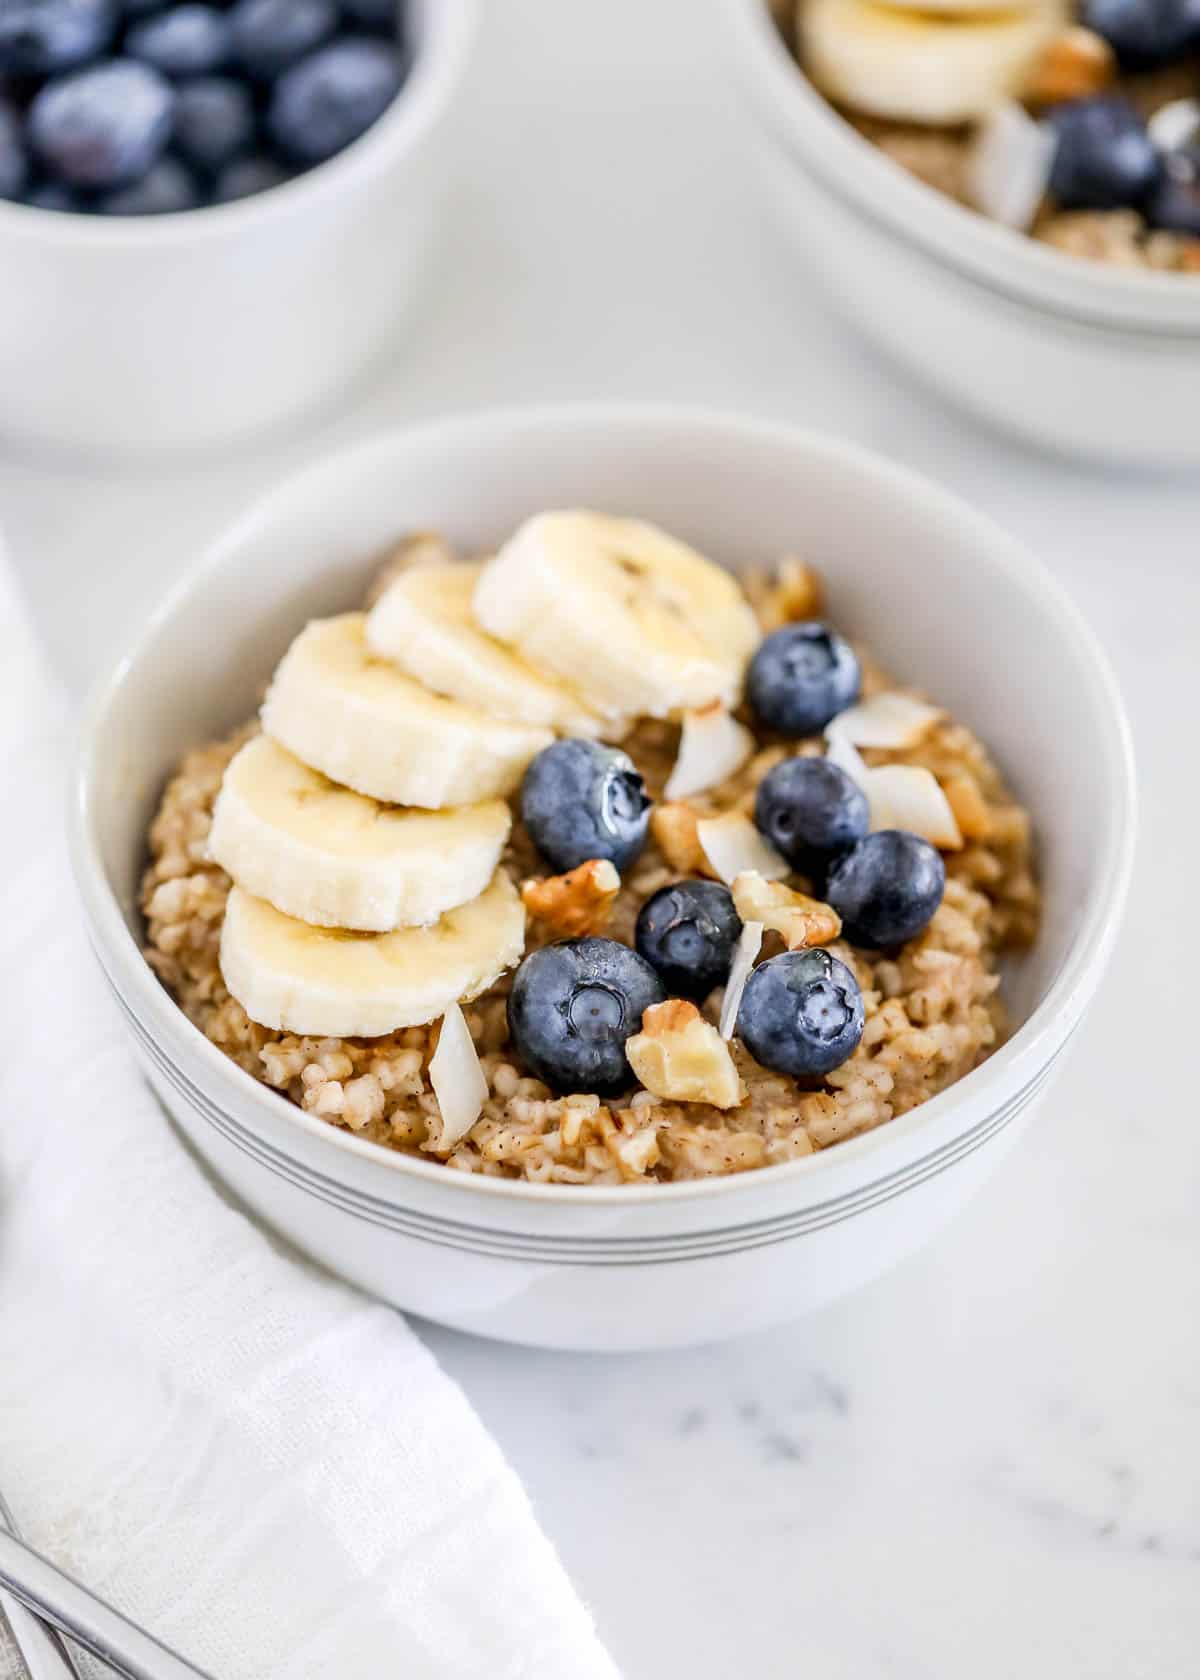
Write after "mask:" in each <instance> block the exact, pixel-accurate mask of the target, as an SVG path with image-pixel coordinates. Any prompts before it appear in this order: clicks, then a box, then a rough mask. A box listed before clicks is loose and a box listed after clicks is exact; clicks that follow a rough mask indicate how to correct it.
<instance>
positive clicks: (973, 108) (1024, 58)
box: [797, 0, 1066, 126]
mask: <svg viewBox="0 0 1200 1680" xmlns="http://www.w3.org/2000/svg"><path fill="white" fill-rule="evenodd" d="M1065 17H1066V7H1065V5H1064V3H1063V0H800V5H799V10H798V19H797V39H798V40H799V42H800V46H801V57H802V61H803V63H804V67H805V69H806V70H807V72H808V74H809V75H810V76H811V78H812V80H813V82H814V84H815V85H816V86H817V87H819V88H820V90H821V92H822V93H824V94H826V95H827V96H828V97H829V98H830V99H833V100H836V101H837V102H838V104H841V105H845V106H848V107H849V108H850V109H851V110H854V111H861V112H863V113H864V114H866V115H868V116H874V117H887V118H890V119H892V120H893V121H897V122H914V123H926V124H930V125H935V126H952V125H954V124H958V123H970V122H975V121H977V120H978V119H979V118H980V117H983V116H985V115H986V114H987V112H988V111H990V110H992V109H993V108H994V107H995V106H997V105H999V104H1000V103H1001V102H1002V101H1004V100H1006V99H1011V98H1014V97H1017V96H1019V94H1020V93H1021V90H1022V89H1023V87H1024V86H1025V84H1026V82H1027V80H1028V77H1029V75H1030V73H1031V71H1032V69H1033V67H1034V65H1035V64H1036V63H1037V61H1038V59H1039V58H1040V56H1041V54H1042V53H1043V52H1044V50H1045V48H1046V46H1047V44H1048V43H1049V41H1050V40H1051V39H1052V38H1053V37H1054V35H1056V34H1057V33H1058V31H1059V30H1060V29H1061V28H1062V27H1063V24H1064V22H1065Z"/></svg>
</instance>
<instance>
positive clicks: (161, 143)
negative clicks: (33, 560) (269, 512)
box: [0, 0, 478, 453]
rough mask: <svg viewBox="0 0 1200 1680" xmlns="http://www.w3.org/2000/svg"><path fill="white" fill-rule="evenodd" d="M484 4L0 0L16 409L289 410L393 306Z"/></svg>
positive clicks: (433, 203) (8, 375)
mask: <svg viewBox="0 0 1200 1680" xmlns="http://www.w3.org/2000/svg"><path fill="white" fill-rule="evenodd" d="M477 9H478V8H477V0H203V3H201V0H185V3H182V4H180V3H172V0H3V4H2V5H0V427H2V428H3V429H4V430H5V431H6V432H8V433H10V434H17V435H20V436H22V437H24V438H32V439H34V440H36V441H40V442H43V443H51V444H57V445H63V446H66V447H68V448H71V449H75V450H83V451H86V452H88V453H95V452H99V453H110V452H112V451H114V450H115V451H119V452H128V451H141V450H149V449H162V448H164V447H165V448H172V447H183V446H192V445H207V444H213V445H215V444H221V443H227V442H228V441H230V439H231V438H233V437H236V436H239V435H245V434H247V433H250V432H255V431H259V430H261V429H263V428H264V427H267V426H270V425H274V424H278V423H281V422H286V421H288V420H290V419H293V418H298V417H299V416H300V415H301V414H302V413H303V412H304V411H305V410H307V409H310V408H311V407H313V406H314V405H315V404H319V403H320V402H321V401H323V400H327V399H328V398H329V397H331V396H332V395H333V393H334V392H335V391H336V390H337V389H338V388H339V387H341V386H342V385H344V384H345V383H347V382H348V381H349V380H350V379H351V378H352V377H353V376H354V374H355V373H356V372H358V371H359V370H360V369H361V368H362V367H363V366H364V365H365V364H366V362H367V361H368V359H369V358H370V357H372V356H373V355H374V354H376V353H377V352H378V350H379V347H380V344H381V342H382V341H384V340H385V339H386V338H387V337H388V336H389V335H391V334H392V333H394V332H395V330H396V329H397V328H398V327H399V326H400V324H401V323H402V322H403V320H404V317H405V314H406V312H407V309H408V305H409V303H410V301H411V300H412V299H413V297H414V295H415V293H416V290H417V287H418V285H419V282H420V280H421V277H422V272H423V270H424V268H425V266H426V259H427V257H428V255H429V253H430V251H431V248H432V246H433V242H434V234H435V231H436V226H437V221H438V212H439V205H440V202H441V197H442V188H443V186H444V184H445V180H446V176H447V164H448V163H449V161H450V156H451V151H452V148H451V145H450V136H449V133H448V124H447V118H448V117H449V116H450V114H451V112H452V110H453V107H454V104H455V95H456V93H457V92H458V90H459V89H460V87H461V85H462V81H463V77H464V74H465V70H466V66H467V61H468V57H469V48H470V45H471V41H472V38H473V33H474V25H475V21H476V13H477Z"/></svg>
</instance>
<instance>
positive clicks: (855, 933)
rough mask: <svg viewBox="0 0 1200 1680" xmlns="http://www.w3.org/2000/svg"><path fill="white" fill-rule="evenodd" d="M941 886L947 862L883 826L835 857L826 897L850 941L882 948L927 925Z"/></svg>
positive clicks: (924, 844)
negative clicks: (875, 832) (840, 919)
mask: <svg viewBox="0 0 1200 1680" xmlns="http://www.w3.org/2000/svg"><path fill="white" fill-rule="evenodd" d="M945 889H946V866H945V864H944V863H943V862H942V859H941V854H940V853H939V852H938V851H937V850H936V849H935V848H934V847H933V846H931V845H930V844H929V841H928V840H922V839H921V837H920V836H919V835H917V834H909V833H908V832H907V831H906V830H903V829H899V828H885V829H881V830H880V831H879V832H878V833H877V834H868V835H867V837H866V839H865V840H860V841H859V842H858V844H857V846H855V847H854V848H853V849H852V850H851V851H848V852H846V853H845V854H844V855H843V856H842V857H840V858H838V860H837V862H836V863H835V864H834V865H833V867H832V869H831V870H830V871H829V875H828V878H827V879H826V882H825V897H826V899H827V901H828V902H829V903H830V904H832V906H833V908H834V909H835V910H836V911H837V913H838V915H839V916H840V917H841V918H842V924H843V928H844V931H845V935H846V938H847V939H848V940H850V942H851V944H853V945H869V946H872V947H875V948H876V949H880V948H882V949H886V948H888V947H890V946H893V945H903V944H904V942H905V940H906V939H914V938H915V937H916V936H917V934H918V933H920V932H921V931H922V929H923V928H925V927H927V926H928V924H929V921H930V919H931V917H932V916H933V913H934V911H935V910H936V909H937V907H938V905H939V904H940V903H941V902H942V894H943V892H944V891H945Z"/></svg>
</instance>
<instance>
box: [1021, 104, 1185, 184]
mask: <svg viewBox="0 0 1200 1680" xmlns="http://www.w3.org/2000/svg"><path fill="white" fill-rule="evenodd" d="M1046 117H1047V121H1048V122H1049V123H1050V124H1051V125H1052V126H1053V128H1054V130H1055V132H1056V134H1057V136H1058V146H1057V149H1056V151H1055V153H1054V162H1053V164H1052V165H1051V169H1050V191H1051V193H1052V194H1053V196H1054V198H1055V199H1056V200H1057V201H1058V203H1059V205H1060V206H1061V207H1062V208H1063V209H1064V210H1121V209H1127V208H1134V207H1136V206H1138V205H1140V204H1141V203H1142V202H1143V200H1144V199H1145V198H1146V197H1147V196H1148V195H1149V194H1150V193H1151V192H1152V191H1153V189H1154V187H1155V186H1156V185H1157V182H1158V178H1159V175H1160V173H1161V170H1162V162H1161V159H1160V157H1159V154H1158V151H1157V150H1156V148H1155V145H1154V142H1153V141H1152V140H1151V138H1150V136H1149V134H1147V132H1146V125H1145V123H1143V121H1142V119H1141V118H1140V117H1139V116H1138V114H1137V112H1136V111H1135V110H1134V108H1133V106H1132V105H1130V104H1129V103H1128V101H1126V100H1124V99H1118V98H1115V97H1113V96H1111V95H1107V94H1105V95H1098V96H1096V97H1095V98H1092V99H1074V100H1072V101H1071V102H1070V103H1069V104H1066V105H1056V106H1054V107H1053V108H1052V109H1051V110H1050V111H1048V112H1047V113H1046Z"/></svg>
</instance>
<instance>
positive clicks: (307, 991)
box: [221, 871, 525, 1038]
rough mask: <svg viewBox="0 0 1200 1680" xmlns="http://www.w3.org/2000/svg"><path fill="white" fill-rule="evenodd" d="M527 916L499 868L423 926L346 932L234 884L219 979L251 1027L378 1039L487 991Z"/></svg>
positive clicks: (520, 941) (518, 943)
mask: <svg viewBox="0 0 1200 1680" xmlns="http://www.w3.org/2000/svg"><path fill="white" fill-rule="evenodd" d="M524 944H525V911H524V908H523V907H522V904H521V900H520V897H519V896H518V893H517V889H516V888H515V887H514V886H513V884H512V882H511V881H510V880H509V878H508V876H507V875H505V874H504V872H503V871H498V872H497V873H496V875H495V876H494V877H493V878H492V883H491V885H490V886H489V887H488V888H487V890H486V892H484V893H482V894H481V895H480V896H479V897H478V898H476V899H473V900H472V901H471V903H470V904H462V905H459V907H458V908H457V909H455V910H448V911H447V912H446V914H445V915H444V916H443V917H442V918H441V920H440V921H437V922H435V923H434V924H433V926H432V927H427V928H400V929H398V930H397V931H396V932H394V933H350V932H346V931H344V930H341V929H337V928H317V927H312V926H310V924H309V923H308V922H301V921H297V919H296V918H295V917H294V916H285V915H284V914H283V912H282V911H280V910H276V908H275V906H274V905H273V904H268V903H267V902H266V900H265V899H261V898H255V897H253V896H252V895H251V894H250V893H248V892H243V890H242V889H241V888H240V887H234V888H233V889H232V891H231V892H230V894H229V899H228V902H227V904H226V907H225V921H224V925H223V927H222V930H221V973H222V975H223V976H224V979H225V984H226V986H228V988H229V990H230V992H231V994H232V995H233V996H234V997H235V998H236V999H237V1001H238V1002H239V1003H240V1004H241V1006H242V1008H243V1009H244V1010H245V1011H246V1013H247V1015H249V1017H250V1019H251V1020H252V1021H257V1022H258V1024H259V1025H260V1026H263V1027H271V1028H273V1029H275V1030H276V1031H280V1032H294V1033H303V1034H309V1035H312V1036H314V1037H321V1038H379V1037H381V1036H382V1035H383V1034H384V1033H389V1032H394V1031H395V1030H396V1029H397V1028H399V1027H416V1026H422V1025H424V1023H425V1022H427V1021H432V1020H433V1019H434V1018H435V1016H438V1015H443V1014H445V1012H446V1011H447V1010H448V1009H449V1008H450V1007H451V1006H452V1005H453V1004H455V1003H457V1002H459V1001H460V1000H462V999H464V998H472V997H476V996H478V994H479V993H480V992H483V991H486V990H487V988H488V987H489V986H491V985H492V984H493V983H494V982H495V981H496V980H498V979H499V977H500V975H501V974H503V973H504V971H505V969H507V968H511V967H512V966H513V964H514V963H516V962H518V961H519V960H520V957H521V952H522V950H523V948H524Z"/></svg>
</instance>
